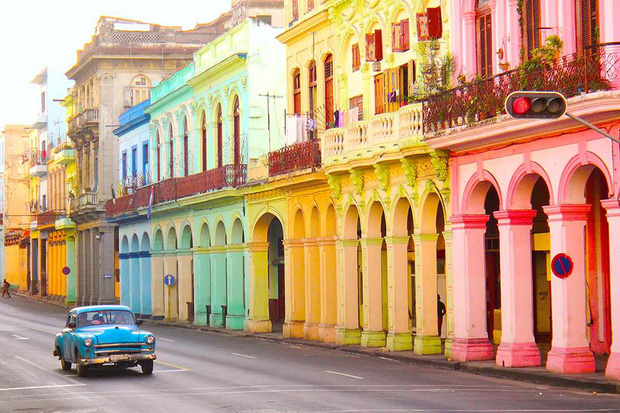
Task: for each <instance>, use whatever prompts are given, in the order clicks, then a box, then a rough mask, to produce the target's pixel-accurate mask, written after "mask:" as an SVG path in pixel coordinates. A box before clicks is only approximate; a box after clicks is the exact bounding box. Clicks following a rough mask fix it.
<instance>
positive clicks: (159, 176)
mask: <svg viewBox="0 0 620 413" xmlns="http://www.w3.org/2000/svg"><path fill="white" fill-rule="evenodd" d="M155 139H156V141H157V157H156V160H155V162H156V163H157V181H158V182H159V181H161V161H162V159H161V137H160V136H159V131H157V132H155Z"/></svg>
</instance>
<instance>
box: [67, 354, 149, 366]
mask: <svg viewBox="0 0 620 413" xmlns="http://www.w3.org/2000/svg"><path fill="white" fill-rule="evenodd" d="M156 359H157V356H156V355H155V353H153V354H115V355H113V356H101V357H94V358H90V359H84V358H82V359H79V360H78V362H79V364H80V365H83V366H93V365H98V364H119V363H137V362H139V361H144V360H156Z"/></svg>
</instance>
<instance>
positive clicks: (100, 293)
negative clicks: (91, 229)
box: [93, 225, 116, 304]
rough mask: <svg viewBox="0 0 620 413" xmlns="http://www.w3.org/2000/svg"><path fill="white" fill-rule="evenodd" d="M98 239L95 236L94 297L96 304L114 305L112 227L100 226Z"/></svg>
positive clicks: (114, 284)
mask: <svg viewBox="0 0 620 413" xmlns="http://www.w3.org/2000/svg"><path fill="white" fill-rule="evenodd" d="M98 235H99V238H98V239H97V237H96V236H95V245H96V247H97V248H96V254H95V256H94V259H93V261H94V263H95V268H96V269H97V271H96V272H95V273H94V276H95V280H97V278H99V280H98V282H95V283H94V285H95V286H96V290H95V296H96V297H97V303H98V304H116V294H115V287H116V279H115V275H114V273H115V268H114V264H115V262H114V260H115V258H114V226H112V225H102V226H101V227H99V234H98Z"/></svg>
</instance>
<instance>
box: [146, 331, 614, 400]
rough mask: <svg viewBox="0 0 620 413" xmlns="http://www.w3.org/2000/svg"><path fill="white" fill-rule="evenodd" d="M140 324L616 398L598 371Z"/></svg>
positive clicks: (265, 334)
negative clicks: (566, 370) (510, 364)
mask: <svg viewBox="0 0 620 413" xmlns="http://www.w3.org/2000/svg"><path fill="white" fill-rule="evenodd" d="M144 322H145V324H156V325H166V326H172V327H179V328H187V329H191V330H200V331H210V332H215V333H220V334H227V335H231V336H237V337H251V338H256V339H262V340H271V341H276V342H283V343H291V344H296V345H301V346H308V347H317V348H323V349H326V350H334V351H342V352H345V353H354V354H361V355H366V356H374V357H381V358H386V359H390V360H397V361H400V362H403V363H410V364H415V365H421V366H430V367H435V368H440V369H445V370H459V371H464V372H468V373H472V374H479V375H484V376H489V377H496V378H503V379H509V380H516V381H523V382H528V383H534V384H543V385H547V386H556V387H565V388H573V389H579V390H585V391H592V392H600V393H617V394H620V383H617V382H614V381H610V380H607V379H605V376H604V373H603V372H602V371H598V369H597V372H596V373H592V374H571V375H563V374H556V373H551V372H549V371H547V369H545V368H544V367H528V368H507V367H500V366H498V365H496V364H495V362H494V361H493V360H489V361H476V362H467V363H461V362H455V361H448V360H446V359H445V358H444V356H443V355H441V354H438V355H430V356H419V355H417V354H414V353H413V351H398V352H391V351H385V350H383V349H378V348H368V347H361V346H338V345H336V344H332V343H319V342H316V341H307V340H300V339H289V338H284V337H283V336H282V334H278V333H263V334H250V333H246V332H244V331H235V330H225V329H223V328H214V327H205V326H195V325H193V324H190V323H184V322H170V321H160V320H152V319H147V320H145V321H144Z"/></svg>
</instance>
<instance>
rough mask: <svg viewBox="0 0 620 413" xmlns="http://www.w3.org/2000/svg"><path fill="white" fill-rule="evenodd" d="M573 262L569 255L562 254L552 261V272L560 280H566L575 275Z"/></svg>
mask: <svg viewBox="0 0 620 413" xmlns="http://www.w3.org/2000/svg"><path fill="white" fill-rule="evenodd" d="M573 267H574V265H573V260H572V259H571V257H569V256H568V255H566V254H564V253H561V254H558V255H556V256H555V257H553V259H552V260H551V271H553V274H554V275H555V276H556V277H558V278H566V277H568V276H569V275H571V274H572V273H573Z"/></svg>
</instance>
